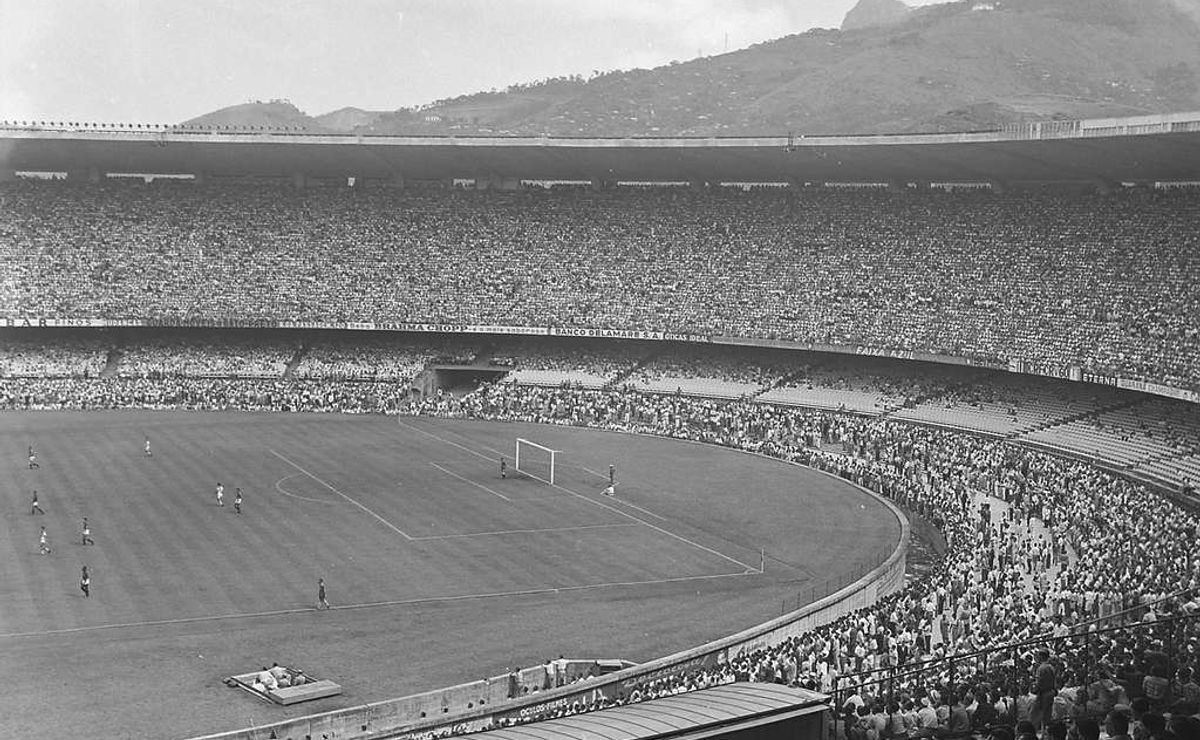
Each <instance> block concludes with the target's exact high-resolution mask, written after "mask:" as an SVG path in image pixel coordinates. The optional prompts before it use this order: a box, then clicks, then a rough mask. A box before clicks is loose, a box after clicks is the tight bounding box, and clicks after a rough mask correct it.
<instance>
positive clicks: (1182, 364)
mask: <svg viewBox="0 0 1200 740" xmlns="http://www.w3.org/2000/svg"><path fill="white" fill-rule="evenodd" d="M0 197H2V198H3V200H4V203H5V207H4V209H3V210H2V211H0V285H3V286H4V290H3V291H0V318H5V319H13V320H19V319H25V318H38V317H82V318H95V319H143V320H153V321H159V322H165V323H189V322H221V321H240V322H253V321H262V322H280V321H295V322H356V321H359V322H361V321H373V322H394V321H414V322H432V323H441V324H446V323H450V324H470V325H505V326H513V325H522V326H541V327H592V328H601V329H614V330H621V331H638V330H658V331H668V332H678V333H687V334H697V335H706V336H708V335H720V336H735V337H745V338H757V339H766V340H770V339H782V340H789V341H794V342H801V343H823V344H832V345H840V346H850V347H862V348H865V349H866V350H867V353H868V354H870V353H877V354H883V353H888V352H919V353H927V354H933V355H940V356H948V357H957V358H968V359H971V360H974V361H978V362H985V363H990V364H999V365H1002V366H1003V365H1007V364H1010V363H1022V362H1024V363H1032V364H1035V365H1053V366H1056V367H1059V368H1070V367H1076V368H1079V369H1080V370H1081V371H1082V372H1108V373H1118V374H1122V375H1124V376H1126V377H1131V378H1137V379H1142V380H1146V381H1151V382H1156V383H1162V384H1165V385H1171V386H1177V387H1184V388H1194V387H1196V385H1197V383H1198V382H1200V370H1198V368H1200V351H1198V348H1200V329H1198V328H1197V324H1196V321H1195V317H1196V316H1197V315H1200V289H1198V288H1197V282H1196V280H1195V276H1196V275H1197V274H1198V273H1200V264H1198V262H1197V261H1198V260H1200V249H1197V239H1200V236H1197V234H1200V228H1197V227H1198V226H1200V196H1198V195H1197V194H1196V193H1195V192H1193V191H1192V190H1190V189H1172V190H1153V189H1139V190H1131V191H1129V192H1120V193H1117V194H1114V195H1108V196H1104V195H1078V194H1068V193H1043V192H1036V193H1025V192H1014V193H1010V194H995V193H991V192H987V191H982V192H966V191H964V192H944V191H940V190H926V191H911V192H910V191H900V192H892V191H886V190H878V189H857V190H846V189H839V188H830V189H803V190H798V191H789V190H782V189H758V190H753V189H752V190H749V191H744V190H742V189H734V188H715V189H708V190H705V191H694V190H691V189H682V188H666V187H661V188H624V187H623V188H615V189H612V190H607V191H594V192H593V191H591V190H586V189H580V188H565V189H558V188H555V189H546V188H528V189H525V190H521V191H515V192H503V191H467V190H457V189H449V190H443V189H421V188H415V187H414V188H408V189H405V190H390V189H386V188H377V189H375V190H366V191H358V190H352V189H345V188H343V189H334V188H315V189H311V190H303V191H297V190H295V189H294V188H291V187H288V186H283V185H261V184H258V185H234V184H221V185H198V184H195V183H191V182H186V181H184V182H168V183H163V182H154V183H152V184H145V183H140V182H126V183H114V182H107V183H103V184H96V185H76V184H70V183H60V182H16V183H13V184H6V185H4V186H2V187H0ZM345 245H354V248H353V249H352V250H347V249H345V248H344V247H345Z"/></svg>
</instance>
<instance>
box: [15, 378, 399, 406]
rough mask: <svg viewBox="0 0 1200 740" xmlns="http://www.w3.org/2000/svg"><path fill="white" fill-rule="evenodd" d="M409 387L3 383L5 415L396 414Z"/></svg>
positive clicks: (244, 381)
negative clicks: (124, 411) (34, 412)
mask: <svg viewBox="0 0 1200 740" xmlns="http://www.w3.org/2000/svg"><path fill="white" fill-rule="evenodd" d="M408 394H409V389H408V387H407V386H403V385H397V384H391V383H359V382H352V381H336V380H256V379H250V378H237V379H231V378H202V377H170V378H109V379H89V378H47V379H41V380H38V379H30V378H23V379H5V378H0V410H39V411H61V410H74V411H87V410H97V409H155V410H190V411H195V410H206V411H315V412H338V413H347V414H366V413H396V412H397V411H399V409H400V408H401V407H402V406H403V405H405V404H407V403H408V400H409V395H408Z"/></svg>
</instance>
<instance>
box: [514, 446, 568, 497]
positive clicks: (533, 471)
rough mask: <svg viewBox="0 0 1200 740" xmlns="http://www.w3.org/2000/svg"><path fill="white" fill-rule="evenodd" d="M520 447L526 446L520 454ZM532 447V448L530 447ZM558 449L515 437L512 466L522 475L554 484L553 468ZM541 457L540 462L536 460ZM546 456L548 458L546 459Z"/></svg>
mask: <svg viewBox="0 0 1200 740" xmlns="http://www.w3.org/2000/svg"><path fill="white" fill-rule="evenodd" d="M522 447H524V448H526V449H525V451H524V454H522ZM530 448H532V449H530ZM557 456H558V450H552V449H550V448H549V447H546V446H545V445H540V444H538V443H537V442H530V441H529V440H527V439H525V438H524V437H517V450H516V454H515V455H513V459H514V460H515V464H514V466H513V467H514V468H516V470H517V471H518V472H520V473H521V474H522V475H526V476H529V477H530V478H533V479H534V480H538V481H541V482H542V483H546V484H548V485H551V486H552V485H554V468H555V463H556V462H557ZM538 458H541V460H542V462H537V460H538ZM547 458H548V460H547Z"/></svg>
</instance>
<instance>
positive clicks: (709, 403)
mask: <svg viewBox="0 0 1200 740" xmlns="http://www.w3.org/2000/svg"><path fill="white" fill-rule="evenodd" d="M352 385H354V386H359V387H361V385H362V384H352ZM0 394H2V397H3V399H4V401H3V403H4V404H5V405H6V406H8V407H12V406H20V407H28V408H84V407H86V408H94V407H103V408H122V407H138V408H146V407H150V408H206V407H207V408H225V409H237V408H245V409H248V410H255V409H283V410H292V409H303V410H324V411H349V412H378V411H384V410H389V406H388V405H387V404H389V403H390V402H391V400H390V399H386V397H385V396H384V395H382V394H381V393H380V394H378V395H377V394H372V393H367V394H364V392H362V391H361V390H360V391H358V392H350V391H348V390H346V389H345V388H343V384H340V383H338V382H325V383H317V384H308V383H300V382H298V383H293V382H284V381H272V382H263V381H244V380H236V381H231V380H220V381H214V380H208V379H186V380H151V379H144V380H136V381H134V380H131V381H120V380H108V381H105V380H101V381H97V380H93V379H83V380H67V381H51V380H9V381H4V382H3V384H0ZM398 408H400V409H401V410H402V413H405V414H416V415H433V416H449V417H466V418H476V419H486V420H502V421H523V422H538V423H544V424H557V425H577V426H586V427H595V428H602V429H609V430H617V431H625V432H635V433H644V434H655V435H662V436H667V437H673V438H678V439H685V440H690V441H696V442H702V443H708V444H714V445H722V446H728V447H736V448H739V449H744V450H748V451H752V452H757V453H761V454H764V455H768V456H773V457H779V458H782V459H785V460H789V461H794V462H798V463H802V464H806V465H810V466H812V467H816V468H820V469H823V470H827V471H829V472H832V473H834V474H836V475H839V476H841V477H844V478H847V479H850V480H853V481H855V482H858V483H860V484H862V485H863V486H865V487H867V488H869V489H871V490H874V491H877V492H879V493H880V494H881V495H883V496H885V497H887V498H889V499H891V500H892V501H894V502H896V503H897V504H899V505H900V506H902V507H904V508H906V509H908V510H909V511H911V512H914V513H915V514H917V515H919V516H921V517H924V518H926V519H928V520H930V521H932V522H933V523H934V524H936V526H937V527H939V528H940V529H941V531H942V533H943V535H944V537H945V541H946V544H947V552H946V555H945V556H944V557H943V558H942V559H941V560H940V561H939V562H938V563H937V564H936V566H935V567H933V568H931V569H929V570H928V571H927V572H925V573H924V574H922V575H919V576H916V577H914V578H911V579H910V581H909V583H908V584H907V585H906V587H905V588H903V589H902V590H900V591H898V592H896V593H893V594H891V595H889V596H887V597H885V598H883V599H882V600H880V601H879V602H878V603H876V604H874V605H872V606H870V607H868V608H865V609H862V610H859V611H857V612H854V613H852V614H850V615H847V616H845V617H843V618H841V619H839V620H837V621H835V622H833V623H831V624H828V625H825V626H823V627H820V628H818V629H815V630H813V631H811V632H809V633H806V634H803V635H799V636H796V637H792V638H789V639H787V640H783V641H781V642H779V643H777V644H774V645H770V646H767V647H764V648H762V649H760V650H756V651H754V652H750V653H746V654H742V655H739V656H737V658H736V659H734V660H731V661H729V662H727V663H725V664H723V665H718V666H712V667H706V668H697V669H695V670H690V671H682V672H677V673H674V674H672V675H669V676H665V677H663V678H661V679H659V680H657V681H655V682H653V683H651V684H648V685H647V686H646V687H645V690H644V691H639V692H638V693H637V694H636V695H628V696H621V697H616V698H613V699H605V700H603V701H601V700H597V701H596V702H594V703H592V704H588V705H584V704H579V705H572V706H559V707H555V708H552V709H547V710H546V711H545V712H543V713H540V714H538V713H534V714H530V715H527V716H525V717H523V718H522V719H521V720H520V721H534V720H537V719H540V718H544V717H546V716H561V715H562V714H564V713H570V712H574V711H586V710H587V709H591V708H598V707H600V706H607V705H610V704H612V703H627V702H630V701H636V700H638V699H642V698H650V697H654V696H662V695H666V694H672V693H679V692H682V691H688V690H693V689H696V688H702V687H705V686H710V685H714V684H719V683H727V682H730V681H739V680H754V681H770V682H779V683H787V684H793V685H798V686H805V687H811V688H815V689H818V690H826V691H830V690H835V689H836V690H837V691H838V692H839V696H840V697H842V698H844V699H845V700H846V702H847V704H849V705H852V706H855V707H857V706H859V705H862V706H865V707H869V709H867V710H865V711H864V710H856V711H857V712H858V713H859V714H860V715H861V716H863V717H866V716H872V717H879V716H884V715H890V714H900V713H907V714H909V715H911V716H912V717H913V718H914V721H920V722H926V721H928V719H927V718H920V714H921V711H923V710H921V711H918V710H919V709H920V708H921V707H922V705H923V704H924V703H925V701H928V702H929V704H930V706H931V707H932V708H934V709H935V710H937V709H938V708H939V707H944V708H945V709H946V710H947V711H946V715H947V719H946V720H945V721H942V720H938V719H936V718H935V719H934V720H933V721H934V723H935V724H934V725H933V726H932V727H927V729H931V730H932V731H934V732H936V731H937V730H938V729H941V730H945V731H949V730H950V728H951V725H950V723H951V722H952V721H958V720H952V719H950V717H956V716H958V715H956V712H957V710H958V708H960V707H966V706H968V705H972V706H984V705H990V706H992V707H993V708H995V709H996V713H995V715H994V716H993V720H992V722H993V723H1001V724H1002V723H1009V724H1015V723H1017V722H1018V721H1020V720H1021V719H1022V718H1023V717H1028V718H1029V719H1031V720H1032V721H1035V722H1037V721H1042V720H1044V719H1045V718H1046V716H1047V715H1046V714H1045V712H1048V711H1050V710H1047V709H1044V708H1043V710H1038V709H1037V707H1038V706H1039V704H1038V702H1040V701H1043V700H1045V699H1047V698H1048V697H1051V696H1053V698H1054V706H1056V707H1058V709H1055V710H1054V711H1058V712H1059V713H1060V714H1059V716H1061V717H1078V718H1080V719H1083V720H1086V718H1087V717H1088V716H1095V715H1103V714H1104V713H1105V712H1111V711H1113V710H1114V709H1116V708H1117V704H1118V703H1119V702H1120V701H1121V700H1122V698H1128V699H1130V700H1135V699H1138V698H1144V699H1145V700H1146V702H1147V706H1148V707H1149V709H1150V710H1151V711H1153V712H1157V713H1164V712H1166V713H1174V714H1175V715H1176V716H1187V715H1188V714H1190V713H1193V712H1195V711H1197V709H1200V706H1197V705H1196V704H1195V701H1194V689H1193V687H1194V686H1195V682H1194V680H1193V679H1192V676H1193V675H1194V673H1195V671H1196V670H1197V669H1198V668H1200V665H1198V664H1197V647H1200V630H1198V629H1197V627H1198V625H1200V622H1198V621H1197V620H1196V619H1195V618H1194V615H1196V614H1197V613H1198V611H1200V600H1198V599H1197V593H1198V592H1197V589H1200V575H1198V573H1200V571H1198V569H1197V567H1196V565H1197V564H1196V562H1195V558H1196V552H1195V549H1196V548H1195V543H1196V541H1197V539H1198V538H1200V518H1197V517H1196V516H1195V515H1194V514H1193V513H1191V512H1190V511H1188V510H1186V509H1184V508H1181V507H1180V506H1179V505H1177V504H1176V503H1175V502H1174V501H1173V500H1172V499H1168V498H1165V497H1164V496H1163V495H1161V493H1160V492H1159V491H1158V490H1156V489H1154V488H1150V487H1147V486H1145V485H1142V484H1139V483H1137V482H1133V481H1130V480H1128V479H1127V478H1126V477H1124V476H1120V475H1114V474H1112V473H1109V472H1106V471H1104V470H1101V469H1098V468H1097V467H1096V466H1095V465H1094V464H1092V462H1089V461H1081V460H1073V459H1066V458H1063V457H1059V456H1054V455H1049V454H1045V453H1043V452H1040V451H1037V450H1035V449H1031V448H1030V447H1028V446H1026V445H1022V444H1019V443H1017V441H1013V440H1007V439H1003V438H995V437H984V436H979V435H972V434H964V433H961V432H956V431H951V430H947V429H939V428H935V427H931V426H925V425H916V424H913V423H910V422H904V421H897V420H893V419H890V418H886V417H882V416H864V415H849V414H844V413H832V412H826V411H816V410H807V409H801V408H795V407H785V406H780V405H775V404H767V403H756V402H753V401H748V400H744V399H743V400H737V401H727V400H719V399H712V398H696V397H690V396H686V395H683V394H656V393H644V392H639V391H637V390H633V389H631V388H624V389H620V390H602V389H601V390H589V389H584V388H578V387H538V386H528V385H520V384H516V383H493V384H485V385H483V386H481V387H479V388H477V389H475V390H473V391H471V392H468V393H465V394H462V395H459V394H451V393H440V394H432V395H429V396H428V397H426V398H424V399H422V400H419V401H416V402H410V403H408V404H401V405H400V406H398ZM1103 452H1104V450H1100V456H1099V458H1100V461H1101V462H1105V457H1104V454H1103ZM982 503H987V504H988V506H987V507H983V506H981V504H982ZM1148 623H1152V624H1153V626H1150V627H1147V626H1146V625H1147V624H1148ZM1110 629H1111V631H1104V630H1110ZM1097 631H1103V632H1102V634H1103V635H1104V637H1103V639H1097V638H1096V637H1095V635H1093V634H1091V633H1096V632H1097ZM1077 633H1079V634H1077ZM1080 634H1082V635H1083V636H1079V635H1080ZM1039 639H1042V640H1045V642H1044V643H1040V644H1042V645H1044V646H1046V647H1048V648H1049V649H1050V651H1051V655H1050V657H1048V658H1045V659H1043V658H1041V657H1039V656H1038V655H1037V653H1036V652H1035V651H1034V650H1033V648H1031V647H1029V645H1030V644H1031V643H1030V641H1037V640H1039ZM981 654H982V655H984V659H979V657H978V656H979V655H981ZM964 655H969V656H972V657H971V658H970V659H961V658H960V659H958V660H955V659H954V657H955V656H964ZM1043 665H1047V666H1049V668H1048V670H1049V671H1050V673H1049V675H1051V676H1052V686H1051V687H1050V688H1045V687H1043V688H1042V689H1039V691H1040V692H1041V693H1034V692H1033V691H1032V687H1033V686H1034V683H1033V679H1034V677H1035V676H1037V675H1045V674H1044V673H1043V671H1042V666H1043ZM916 667H921V670H919V671H913V672H911V673H909V672H908V669H910V668H916ZM881 675H885V676H887V683H886V687H885V685H884V684H882V683H880V682H879V676H881ZM1046 691H1049V692H1051V694H1046V693H1045V692H1046ZM984 697H986V699H984ZM1060 697H1061V698H1062V700H1061V701H1059V698H1060ZM891 702H895V704H896V706H898V707H899V710H897V711H896V712H891V711H888V709H887V707H888V705H889V704H890V703H891ZM1189 702H1190V703H1189ZM975 712H979V709H976V710H975ZM985 714H986V713H985ZM979 716H983V715H979ZM868 721H873V720H868ZM856 722H857V720H856ZM939 723H940V724H939ZM960 729H961V728H960Z"/></svg>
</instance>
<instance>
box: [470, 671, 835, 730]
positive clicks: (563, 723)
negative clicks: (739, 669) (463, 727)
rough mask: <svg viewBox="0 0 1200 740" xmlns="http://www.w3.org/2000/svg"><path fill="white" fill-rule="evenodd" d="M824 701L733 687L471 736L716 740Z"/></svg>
mask: <svg viewBox="0 0 1200 740" xmlns="http://www.w3.org/2000/svg"><path fill="white" fill-rule="evenodd" d="M825 698H826V697H824V696H822V695H820V694H815V693H813V692H811V691H805V690H803V689H793V688H788V687H786V686H780V685H779V684H770V683H736V684H729V685H727V686H717V687H715V688H711V689H702V690H700V691H692V692H689V693H686V694H680V695H678V696H669V697H666V698H664V699H654V700H651V701H644V702H639V703H637V704H627V705H625V706H621V707H615V708H613V709H603V710H600V711H598V712H588V713H586V714H578V715H575V716H571V717H564V718H562V719H553V720H543V721H541V722H533V723H530V724H526V725H516V726H513V727H506V728H503V729H499V730H490V731H487V732H481V733H478V734H475V735H472V736H471V737H472V738H477V739H478V740H647V739H648V738H656V737H663V736H669V737H673V738H679V740H684V738H687V740H699V739H700V738H707V737H720V736H722V735H723V734H724V733H728V732H729V731H730V730H731V729H734V728H745V727H747V726H750V725H757V724H764V723H768V722H772V723H773V722H779V721H782V720H786V719H790V718H793V717H797V716H801V715H804V714H811V713H813V712H821V711H824V710H825V709H826V708H827V705H826V704H825V703H824V700H825Z"/></svg>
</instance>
